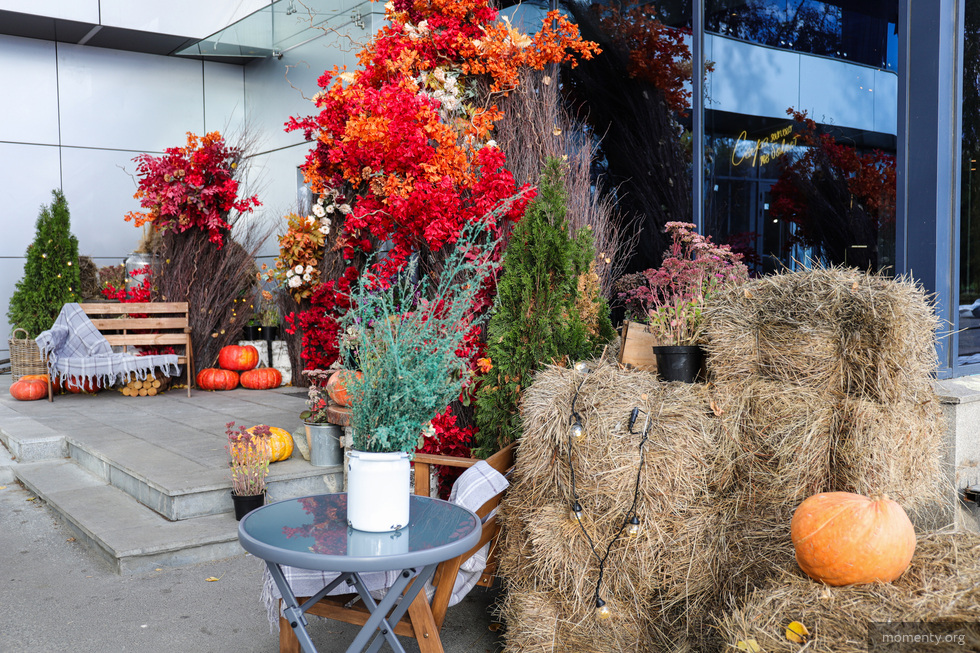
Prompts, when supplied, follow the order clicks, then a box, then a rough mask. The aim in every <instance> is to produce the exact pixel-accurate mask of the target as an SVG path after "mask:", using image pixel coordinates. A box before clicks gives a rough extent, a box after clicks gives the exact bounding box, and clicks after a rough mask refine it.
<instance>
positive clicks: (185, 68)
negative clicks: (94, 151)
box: [58, 45, 204, 152]
mask: <svg viewBox="0 0 980 653" xmlns="http://www.w3.org/2000/svg"><path fill="white" fill-rule="evenodd" d="M58 67H59V70H58V72H59V74H58V78H59V86H60V89H61V141H62V143H63V144H64V145H67V146H73V147H100V148H112V149H125V150H135V151H155V152H161V151H163V150H164V149H165V148H167V147H172V146H175V145H182V144H183V143H185V142H186V136H185V133H186V132H188V131H191V132H194V133H198V134H200V133H201V132H202V131H203V128H204V100H203V98H204V91H203V83H204V80H203V72H202V65H201V62H200V61H190V60H183V59H174V58H170V57H160V56H155V55H149V54H141V53H135V52H122V51H119V50H107V49H103V48H88V47H84V46H76V45H60V46H59V47H58Z"/></svg>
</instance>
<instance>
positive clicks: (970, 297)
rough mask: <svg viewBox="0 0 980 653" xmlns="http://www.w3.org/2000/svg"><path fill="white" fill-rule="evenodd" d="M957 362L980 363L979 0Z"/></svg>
mask: <svg viewBox="0 0 980 653" xmlns="http://www.w3.org/2000/svg"><path fill="white" fill-rule="evenodd" d="M965 26H966V37H965V43H964V56H963V141H962V147H963V150H962V156H961V159H962V163H963V169H962V176H961V178H960V184H961V188H962V197H961V204H960V268H959V278H960V284H959V321H960V323H959V328H960V331H959V333H958V334H957V339H958V342H957V344H958V361H957V362H958V363H959V364H960V365H964V364H967V365H972V364H975V363H976V364H980V175H978V166H977V162H978V160H980V0H967V2H966V20H965Z"/></svg>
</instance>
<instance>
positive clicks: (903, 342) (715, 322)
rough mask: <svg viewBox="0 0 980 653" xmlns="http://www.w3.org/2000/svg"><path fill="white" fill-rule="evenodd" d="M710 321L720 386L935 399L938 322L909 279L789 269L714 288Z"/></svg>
mask: <svg viewBox="0 0 980 653" xmlns="http://www.w3.org/2000/svg"><path fill="white" fill-rule="evenodd" d="M704 318H705V334H706V338H707V344H706V349H707V353H708V359H707V362H708V369H709V371H710V372H711V374H712V377H713V378H714V379H716V380H717V381H718V382H720V383H729V384H738V383H746V382H749V380H751V379H752V378H767V379H771V380H774V381H781V382H784V383H790V384H795V385H804V386H807V387H811V388H814V389H817V390H820V391H826V392H831V393H834V394H838V395H842V396H843V395H847V396H851V397H855V398H862V399H868V400H870V401H877V402H882V403H888V402H894V401H906V402H912V403H914V402H916V401H919V400H920V397H923V396H925V397H928V394H929V390H930V388H929V378H930V375H931V373H932V371H933V370H934V369H935V366H936V356H935V348H934V340H935V335H936V331H937V329H938V326H939V321H938V319H937V317H936V315H935V312H934V311H933V308H932V304H931V303H930V300H929V298H928V297H927V295H926V294H925V292H924V290H923V289H922V287H921V286H919V285H917V284H916V283H914V282H912V281H910V280H908V279H890V278H886V277H881V276H875V275H869V274H865V273H863V272H860V271H858V270H854V269H849V268H817V269H810V270H801V271H797V272H785V273H782V274H776V275H772V276H767V277H763V278H762V279H757V280H755V281H752V282H749V283H747V284H744V285H742V286H739V287H737V288H730V289H727V290H725V291H723V292H719V293H717V294H716V295H715V296H714V297H713V298H712V299H711V300H710V301H709V303H708V305H707V306H706V307H705V311H704Z"/></svg>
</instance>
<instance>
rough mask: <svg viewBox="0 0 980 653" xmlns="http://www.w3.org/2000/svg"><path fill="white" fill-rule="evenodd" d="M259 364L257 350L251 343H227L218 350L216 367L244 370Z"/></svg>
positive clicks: (237, 370)
mask: <svg viewBox="0 0 980 653" xmlns="http://www.w3.org/2000/svg"><path fill="white" fill-rule="evenodd" d="M258 364H259V350H258V349H256V348H255V347H253V346H252V345H228V346H227V347H222V348H221V351H219V352H218V367H220V368H221V369H223V370H234V371H236V372H244V371H245V370H250V369H252V368H254V367H255V366H256V365H258Z"/></svg>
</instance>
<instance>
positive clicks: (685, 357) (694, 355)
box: [653, 345, 704, 383]
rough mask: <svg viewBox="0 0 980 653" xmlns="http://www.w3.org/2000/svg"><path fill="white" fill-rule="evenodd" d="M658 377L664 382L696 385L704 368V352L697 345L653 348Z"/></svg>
mask: <svg viewBox="0 0 980 653" xmlns="http://www.w3.org/2000/svg"><path fill="white" fill-rule="evenodd" d="M653 355H654V356H656V357H657V375H658V376H659V377H660V378H661V379H662V380H664V381H683V382H684V383H694V382H696V381H697V380H698V376H700V375H701V372H702V368H703V366H704V350H703V349H702V348H701V347H699V346H697V345H664V346H659V347H654V348H653Z"/></svg>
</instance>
